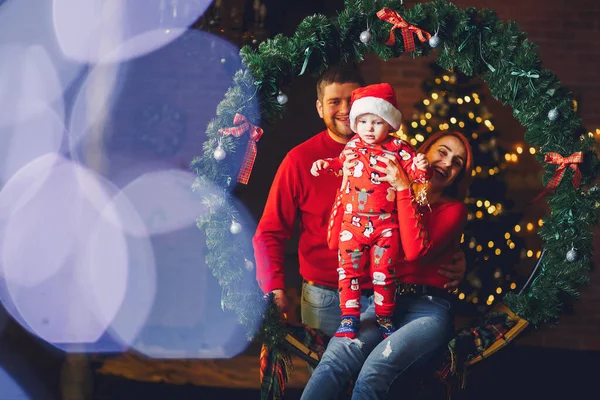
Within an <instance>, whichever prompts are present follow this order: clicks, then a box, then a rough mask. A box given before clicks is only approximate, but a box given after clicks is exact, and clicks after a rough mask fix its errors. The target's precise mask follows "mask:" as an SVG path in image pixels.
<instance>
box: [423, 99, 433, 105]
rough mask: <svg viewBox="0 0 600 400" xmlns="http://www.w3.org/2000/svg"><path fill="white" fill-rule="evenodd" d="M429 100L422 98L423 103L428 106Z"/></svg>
mask: <svg viewBox="0 0 600 400" xmlns="http://www.w3.org/2000/svg"><path fill="white" fill-rule="evenodd" d="M430 103H431V102H430V101H429V99H425V100H423V104H425V105H426V106H428V105H429V104H430Z"/></svg>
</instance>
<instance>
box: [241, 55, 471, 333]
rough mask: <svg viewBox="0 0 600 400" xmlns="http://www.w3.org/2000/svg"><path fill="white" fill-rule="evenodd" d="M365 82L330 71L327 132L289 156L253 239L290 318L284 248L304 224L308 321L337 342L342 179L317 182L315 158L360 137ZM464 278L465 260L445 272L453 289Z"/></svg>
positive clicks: (324, 94) (323, 87)
mask: <svg viewBox="0 0 600 400" xmlns="http://www.w3.org/2000/svg"><path fill="white" fill-rule="evenodd" d="M364 84H365V83H364V80H363V78H362V76H361V75H360V73H359V72H358V71H357V70H356V69H354V68H351V67H347V66H339V67H333V68H330V69H329V70H327V71H326V72H325V73H323V75H322V76H321V77H320V78H319V80H318V82H317V102H316V107H317V112H318V113H319V116H320V117H321V118H322V119H323V122H324V123H325V127H326V128H327V129H326V130H324V131H322V132H320V133H318V134H317V135H315V136H313V137H312V138H310V139H308V140H307V141H305V142H304V143H301V144H300V145H298V146H296V147H295V148H293V149H292V150H291V151H290V152H289V153H288V154H287V155H286V157H285V158H284V160H283V161H282V163H281V165H280V166H279V169H278V170H277V174H276V175H275V179H274V180H273V184H272V186H271V190H270V191H269V196H268V198H267V203H266V205H265V209H264V212H263V215H262V217H261V219H260V221H259V223H258V227H257V229H256V234H255V236H254V238H253V240H252V242H253V245H254V253H255V260H256V275H257V280H258V284H259V286H260V288H261V289H262V290H263V292H264V293H269V292H273V295H274V300H275V303H276V304H277V306H279V308H280V309H281V310H282V312H283V313H287V308H288V301H287V298H286V295H285V284H284V265H283V260H284V249H285V242H286V240H288V239H290V237H291V236H292V231H293V226H294V222H295V221H296V218H297V217H299V218H300V235H299V242H298V259H299V264H300V275H301V276H302V278H303V283H302V297H301V317H302V322H303V323H304V324H306V325H308V326H310V327H311V328H313V329H320V330H321V331H323V332H324V333H326V334H327V335H329V336H333V334H334V333H335V331H336V329H337V328H338V326H339V323H340V318H341V312H340V306H339V296H338V292H337V287H338V276H339V275H338V272H337V267H338V256H337V252H336V251H334V250H329V248H328V247H327V222H328V220H329V214H330V212H331V207H332V205H333V203H334V199H335V196H336V193H337V189H338V188H339V186H340V184H341V178H340V177H336V176H333V175H331V174H324V175H323V176H321V177H319V178H318V179H317V178H315V177H313V176H312V175H311V173H310V169H311V166H312V163H313V162H314V161H315V160H318V159H323V158H331V157H337V156H338V155H339V154H340V153H341V152H342V150H343V149H344V146H345V145H346V143H347V142H348V141H349V140H350V138H351V137H352V136H354V133H353V132H352V130H351V129H350V119H349V113H350V97H351V94H352V91H353V90H354V89H356V88H358V87H361V86H364ZM460 254H461V255H462V253H460ZM464 273H465V262H464V255H463V257H462V258H460V259H459V262H457V263H456V264H453V265H449V266H446V269H444V270H440V274H442V275H444V276H447V277H449V278H450V279H451V282H450V283H449V285H448V287H447V288H448V289H454V288H455V287H456V286H457V285H458V282H459V281H460V280H461V279H462V278H463V276H464ZM368 275H369V274H366V275H365V276H368ZM366 279H368V278H365V281H363V282H360V287H361V288H363V297H362V298H361V302H360V303H361V304H362V305H363V311H364V309H365V308H366V306H367V305H368V299H367V298H368V297H369V296H371V295H372V283H371V282H370V281H368V280H366Z"/></svg>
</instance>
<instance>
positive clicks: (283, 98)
mask: <svg viewBox="0 0 600 400" xmlns="http://www.w3.org/2000/svg"><path fill="white" fill-rule="evenodd" d="M277 102H278V103H279V104H281V105H284V104H285V103H287V102H288V97H287V94H285V93H282V92H279V94H278V95H277Z"/></svg>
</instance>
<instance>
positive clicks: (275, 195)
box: [252, 155, 298, 312]
mask: <svg viewBox="0 0 600 400" xmlns="http://www.w3.org/2000/svg"><path fill="white" fill-rule="evenodd" d="M296 171H297V168H296V167H295V166H294V163H293V160H292V159H291V158H290V156H289V155H288V156H286V157H285V158H284V160H283V161H282V163H281V165H280V166H279V169H278V170H277V174H276V175H275V179H274V180H273V183H272V185H271V189H270V191H269V196H268V198H267V203H266V205H265V209H264V211H263V215H262V217H261V219H260V221H259V223H258V226H257V228H256V233H255V235H254V237H253V238H252V244H253V246H254V258H255V260H256V279H257V281H258V285H259V286H260V288H261V289H262V291H263V292H264V293H269V292H271V291H274V295H275V302H276V304H277V305H278V306H279V307H280V308H281V309H282V311H284V312H285V311H287V301H286V297H285V293H284V292H283V291H284V289H285V280H284V251H285V242H286V240H288V239H289V238H290V237H291V236H292V231H293V226H294V221H295V219H296V210H297V203H298V202H297V192H298V188H297V185H298V180H297V176H296Z"/></svg>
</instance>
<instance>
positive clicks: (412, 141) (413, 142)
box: [410, 138, 417, 146]
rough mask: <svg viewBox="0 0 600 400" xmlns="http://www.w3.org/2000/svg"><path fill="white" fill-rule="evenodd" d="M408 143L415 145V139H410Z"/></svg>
mask: <svg viewBox="0 0 600 400" xmlns="http://www.w3.org/2000/svg"><path fill="white" fill-rule="evenodd" d="M410 144H412V145H413V146H416V145H417V141H416V140H415V139H414V138H413V139H410Z"/></svg>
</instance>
